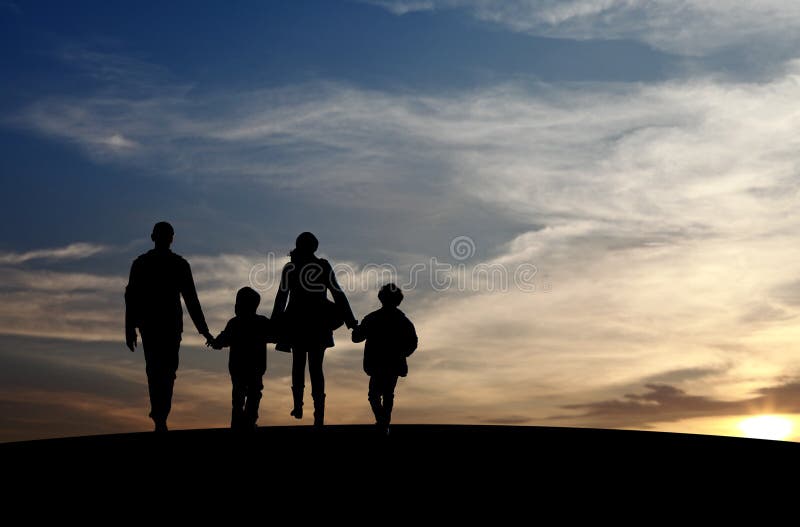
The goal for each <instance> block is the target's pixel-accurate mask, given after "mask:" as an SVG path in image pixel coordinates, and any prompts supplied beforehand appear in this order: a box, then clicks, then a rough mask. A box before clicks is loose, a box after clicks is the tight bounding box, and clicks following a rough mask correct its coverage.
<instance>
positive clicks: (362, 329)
mask: <svg viewBox="0 0 800 527" xmlns="http://www.w3.org/2000/svg"><path fill="white" fill-rule="evenodd" d="M369 320H370V318H369V316H366V317H364V320H362V321H361V324H359V325H357V326H356V327H354V328H353V342H364V341H365V340H367V333H368V331H369Z"/></svg>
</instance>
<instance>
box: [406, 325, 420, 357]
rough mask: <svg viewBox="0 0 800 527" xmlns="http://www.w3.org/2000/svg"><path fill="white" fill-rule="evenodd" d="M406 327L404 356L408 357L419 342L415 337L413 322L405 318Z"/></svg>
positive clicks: (415, 331)
mask: <svg viewBox="0 0 800 527" xmlns="http://www.w3.org/2000/svg"><path fill="white" fill-rule="evenodd" d="M406 323H407V328H406V339H407V341H406V343H407V344H406V345H407V347H406V357H409V356H410V355H411V354H412V353H414V351H416V349H417V345H418V344H419V339H418V338H417V330H416V329H415V328H414V324H413V323H412V322H411V321H410V320H408V319H406Z"/></svg>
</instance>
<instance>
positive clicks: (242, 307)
mask: <svg viewBox="0 0 800 527" xmlns="http://www.w3.org/2000/svg"><path fill="white" fill-rule="evenodd" d="M260 302H261V295H259V294H258V293H257V292H256V291H255V290H253V289H251V288H249V287H243V288H241V289H239V291H238V292H237V293H236V307H235V308H234V309H235V313H236V316H235V317H233V318H232V319H230V320H229V321H228V324H227V325H226V326H225V329H224V330H223V331H222V333H220V334H219V335H218V336H217V337H216V338H215V339H213V341H212V342H211V346H212V347H213V348H214V349H217V350H219V349H222V348H226V347H229V346H230V348H231V351H230V356H229V358H228V371H229V372H230V374H231V384H233V390H232V394H231V399H232V400H231V402H232V406H233V408H232V410H231V428H234V429H244V430H252V429H254V428H255V427H256V421H257V420H258V404H259V402H260V401H261V390H262V389H263V388H264V385H263V383H262V377H263V376H264V373H265V372H266V370H267V343H268V342H275V341H276V338H275V335H274V333H275V332H274V330H273V325H272V323H271V322H270V320H269V319H268V318H267V317H265V316H263V315H259V314H257V313H256V309H257V308H258V304H259V303H260Z"/></svg>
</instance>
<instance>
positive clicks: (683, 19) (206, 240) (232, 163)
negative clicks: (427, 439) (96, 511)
mask: <svg viewBox="0 0 800 527" xmlns="http://www.w3.org/2000/svg"><path fill="white" fill-rule="evenodd" d="M799 27H800V8H798V7H796V6H794V5H793V4H792V3H790V2H781V1H778V0H768V1H765V2H759V3H758V4H757V5H755V4H753V5H751V3H747V2H741V1H738V0H720V1H717V2H710V1H700V0H683V1H681V2H667V1H655V2H653V1H649V2H645V1H638V0H626V1H621V0H619V1H617V0H603V1H600V0H569V1H561V2H556V1H554V0H529V1H522V0H511V1H505V2H500V1H497V2H495V1H490V0H441V1H439V0H429V1H414V2H411V1H374V2H355V1H352V2H348V1H342V2H334V1H325V2H322V1H320V2H307V1H291V2H289V1H286V2H278V1H275V2H237V3H234V4H232V5H230V4H225V3H211V2H171V3H169V4H168V5H163V3H156V2H136V3H133V2H131V3H124V2H121V3H120V2H115V3H108V2H80V3H77V4H75V3H63V2H35V1H31V2H21V1H15V2H8V1H6V2H0V71H2V77H3V79H4V82H3V83H1V84H0V154H1V155H0V178H2V182H3V193H2V196H1V197H0V200H2V201H1V202H0V221H2V222H3V223H4V224H5V225H7V226H9V227H8V228H6V229H4V230H3V233H2V235H1V236H0V253H2V254H0V295H2V300H3V301H2V304H3V307H2V308H0V363H2V365H3V369H4V371H6V372H9V371H10V372H12V374H11V375H8V376H7V378H6V379H4V383H3V388H2V393H0V409H2V410H1V411H0V420H1V421H0V439H6V440H8V439H15V438H29V437H44V436H49V435H60V434H67V433H70V434H75V433H82V432H85V433H89V432H104V431H117V430H137V429H144V428H146V427H147V426H148V425H147V420H146V390H145V387H144V371H143V364H142V363H143V360H142V357H141V355H140V354H135V355H128V354H126V353H127V352H123V350H124V348H123V346H122V342H121V339H120V338H119V337H120V336H121V335H122V315H121V313H122V305H121V299H122V296H121V295H122V289H123V288H124V284H125V280H126V275H127V272H128V268H129V265H130V261H131V260H132V259H133V258H134V257H135V256H136V255H137V254H139V253H141V252H143V251H144V250H146V249H147V247H148V243H149V242H148V234H149V230H150V228H151V226H152V224H153V223H154V222H155V221H159V220H162V219H167V220H169V221H171V222H172V223H173V224H174V225H175V228H176V231H177V236H176V242H175V247H174V248H175V250H176V252H179V253H180V254H183V255H185V256H186V257H187V258H189V260H190V262H191V263H192V265H193V268H194V269H195V275H196V279H197V281H198V286H199V289H200V299H201V302H202V303H203V305H204V308H205V311H206V313H207V316H208V318H209V319H210V321H211V326H212V331H218V330H219V329H221V327H222V324H223V323H224V321H225V320H226V319H227V318H228V317H230V316H231V313H232V299H233V296H234V294H235V291H236V289H238V287H240V286H242V285H245V284H247V283H248V281H249V279H250V271H251V270H252V269H253V266H255V265H258V264H261V263H263V262H264V261H265V254H266V253H267V252H268V251H272V252H274V253H275V254H276V255H277V256H278V257H279V258H280V257H282V256H283V255H285V254H286V252H287V251H288V250H289V249H290V248H291V245H292V243H293V240H294V237H295V236H296V235H297V234H298V233H299V232H301V231H304V230H311V231H313V232H315V233H316V234H317V235H318V236H319V238H320V240H321V252H322V253H323V254H324V255H326V256H328V257H329V258H330V259H331V260H332V261H333V262H335V263H340V264H342V265H349V266H351V268H352V269H353V270H354V272H355V273H356V276H358V277H359V279H364V275H365V273H366V269H367V268H368V267H365V266H368V264H391V265H393V266H395V267H397V268H398V269H399V270H400V271H401V274H402V273H403V272H407V271H408V270H409V269H411V268H412V267H413V266H414V265H415V264H425V263H429V262H430V261H431V258H436V259H438V261H441V262H447V263H451V264H462V263H463V264H464V265H466V266H467V267H466V270H467V272H469V271H470V270H472V269H475V268H476V267H477V266H480V265H499V266H505V267H504V268H506V269H511V270H513V269H518V268H519V266H520V265H533V266H535V268H536V275H535V277H534V279H533V282H534V285H535V288H534V289H535V291H522V290H518V289H514V288H511V289H510V290H507V291H499V290H496V289H493V288H492V287H491V284H486V283H481V284H480V286H479V287H477V289H476V290H472V291H463V290H462V291H459V290H455V289H451V290H447V291H436V290H435V289H434V288H432V287H431V285H430V284H425V283H420V284H418V285H417V287H414V288H413V289H411V290H409V291H408V292H407V300H406V302H405V304H404V306H405V309H406V311H407V312H408V314H409V315H410V316H411V318H412V320H414V321H415V322H416V323H417V326H418V328H419V332H420V337H421V342H422V344H421V350H420V353H419V355H418V356H415V357H414V360H413V361H412V365H411V375H410V376H409V378H408V379H407V381H406V382H405V384H404V385H402V386H401V388H400V391H399V395H398V401H399V404H398V412H399V413H398V416H399V419H400V420H401V421H405V422H491V423H527V424H554V423H555V424H568V425H580V426H611V427H633V428H656V429H669V430H680V431H701V432H707V433H731V434H735V433H737V428H736V420H737V419H740V418H741V417H742V416H743V415H744V414H746V413H747V412H750V411H751V409H750V408H751V407H752V406H753V405H756V406H759V407H758V408H757V409H756V410H757V411H759V412H767V411H769V412H773V413H782V414H786V415H791V416H793V415H794V414H795V413H796V412H797V411H798V409H797V408H795V406H794V403H793V402H792V399H791V397H788V396H778V395H775V394H785V393H788V394H791V393H794V392H793V391H792V390H794V386H795V382H796V381H795V379H796V377H797V366H798V364H797V360H796V359H795V356H794V355H793V354H792V351H791V350H792V347H793V343H794V342H795V341H796V338H795V333H796V331H797V326H796V324H795V322H794V321H795V320H796V317H797V310H798V305H800V295H798V293H797V292H798V291H800V288H798V284H799V283H800V282H798V278H797V276H796V272H795V270H794V262H795V261H796V256H797V255H796V254H795V253H796V252H797V250H796V249H795V246H796V245H797V244H796V243H795V234H794V233H795V232H797V227H798V225H797V219H796V214H795V213H794V210H795V205H796V202H797V191H798V179H797V173H796V172H797V171H796V165H797V162H796V152H797V151H798V149H797V147H798V146H800V145H798V144H797V142H798V140H797V137H800V135H799V134H797V129H798V126H800V115H798V114H797V111H796V109H795V101H796V100H797V96H798V95H800V93H799V92H800V85H799V83H798V80H797V79H798V78H800V77H798V75H800V66H798V62H797V61H796V59H797V58H798V57H797V54H796V51H795V49H796V44H797V37H796V35H797V34H798V32H797V29H798V28H799ZM463 236H467V237H469V238H470V239H471V240H472V242H473V243H474V248H475V251H474V254H471V255H470V258H468V259H467V260H465V261H461V260H457V259H454V257H453V255H452V254H451V252H450V247H451V241H452V240H453V239H455V238H457V237H463ZM263 297H264V300H263V302H262V312H264V313H266V314H269V310H270V306H271V302H272V291H271V290H268V289H265V290H264V291H263ZM351 298H352V301H353V304H354V306H355V308H356V311H357V315H358V316H359V317H361V316H363V315H364V314H366V313H367V312H368V311H369V310H371V309H374V307H375V303H376V302H375V299H374V288H373V290H359V291H353V292H352V294H351ZM347 337H348V336H347V334H346V333H345V332H341V333H339V334H337V343H338V344H337V347H336V348H334V350H332V351H331V352H330V353H329V358H328V362H327V367H328V371H329V376H330V379H331V380H330V383H331V390H332V397H333V399H332V400H333V401H336V402H337V404H335V405H334V409H333V410H332V414H331V416H332V419H333V420H334V421H337V422H360V421H365V420H366V419H368V412H369V409H368V408H367V407H365V405H364V404H363V403H364V400H365V397H364V393H362V392H364V391H365V390H364V387H365V385H366V381H365V377H364V375H363V373H361V371H360V365H359V353H360V350H359V348H358V347H356V346H355V345H352V344H350V343H349V342H348V340H347ZM199 344H200V341H199V340H198V339H197V337H195V336H194V335H193V334H191V333H190V334H187V336H186V340H185V343H184V346H183V355H182V361H183V362H182V369H181V373H180V377H179V381H178V386H177V388H176V390H177V392H176V398H177V399H176V412H175V415H174V420H175V422H176V425H177V426H186V427H188V426H216V425H224V423H225V419H226V410H225V409H226V408H227V395H226V394H227V389H228V388H227V383H228V380H227V377H226V372H225V367H224V365H225V360H224V357H223V356H221V355H215V354H213V353H209V352H207V351H206V350H203V349H202V348H201V347H200V345H199ZM14 372H19V375H16V374H14ZM598 372H600V373H598ZM23 373H24V374H23ZM287 375H288V357H285V356H282V355H279V354H271V366H270V372H269V373H268V380H267V383H266V384H267V395H268V396H267V398H266V399H265V400H266V401H267V403H266V406H265V412H266V413H265V415H264V418H263V420H264V421H265V422H267V423H274V424H278V423H280V424H286V422H288V421H287V419H285V418H284V417H285V415H284V414H287V415H288V404H289V403H288V382H289V381H288V377H287ZM84 380H86V381H85V382H84ZM665 387H666V388H665ZM137 390H138V391H137ZM626 394H632V395H634V397H626ZM764 394H768V395H764ZM270 398H271V399H270ZM653 404H655V405H656V406H658V407H659V410H658V411H653V412H649V413H648V412H643V411H642V406H643V405H644V406H646V407H647V408H651V407H653ZM748 405H749V406H748ZM772 406H774V408H773V407H772ZM284 407H286V408H284ZM284 410H286V411H284ZM65 416H66V417H65ZM792 419H794V417H792Z"/></svg>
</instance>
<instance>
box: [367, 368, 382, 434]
mask: <svg viewBox="0 0 800 527" xmlns="http://www.w3.org/2000/svg"><path fill="white" fill-rule="evenodd" d="M380 381H381V378H380V376H378V375H372V376H370V378H369V394H368V396H367V397H368V398H369V405H370V406H371V407H372V413H373V414H375V421H376V422H377V423H378V424H382V423H383V405H382V404H381V382H380Z"/></svg>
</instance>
